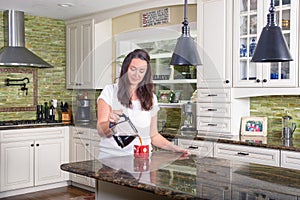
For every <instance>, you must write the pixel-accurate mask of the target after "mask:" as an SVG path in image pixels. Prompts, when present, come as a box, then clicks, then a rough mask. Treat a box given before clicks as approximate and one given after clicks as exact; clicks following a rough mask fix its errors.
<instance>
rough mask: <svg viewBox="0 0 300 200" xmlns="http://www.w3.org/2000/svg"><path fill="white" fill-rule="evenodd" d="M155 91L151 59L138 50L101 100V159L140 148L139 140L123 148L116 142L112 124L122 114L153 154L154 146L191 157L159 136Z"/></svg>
mask: <svg viewBox="0 0 300 200" xmlns="http://www.w3.org/2000/svg"><path fill="white" fill-rule="evenodd" d="M153 88H154V86H153V83H152V72H151V66H150V56H149V55H148V53H147V52H146V51H144V50H142V49H136V50H134V51H133V52H131V53H129V54H128V55H127V56H126V57H125V59H124V62H123V64H122V68H121V73H120V78H119V81H118V83H117V84H112V85H107V86H106V87H105V88H104V89H103V91H102V92H101V95H100V96H99V97H98V106H97V107H98V121H97V129H98V132H99V135H100V136H102V138H101V142H100V153H99V157H100V158H105V157H110V156H125V155H131V154H133V147H134V145H139V144H140V142H139V140H138V138H136V139H135V140H133V141H132V142H131V143H130V144H129V145H128V146H126V147H124V148H121V147H119V146H118V144H117V142H116V141H115V140H114V139H113V137H112V134H113V133H112V131H111V129H110V126H109V124H110V123H111V122H112V123H116V122H118V121H119V119H120V115H121V114H125V115H127V116H129V118H130V120H131V121H132V123H133V124H134V126H135V127H136V128H137V130H138V133H139V136H140V137H141V139H142V142H143V145H149V150H150V152H151V149H152V147H151V144H152V145H154V146H157V147H159V148H162V149H165V150H170V151H174V152H182V153H183V154H184V155H189V154H190V153H189V152H188V150H186V149H183V148H181V147H179V146H177V145H174V144H172V143H171V142H169V141H168V140H167V139H165V138H164V137H163V136H162V135H160V134H159V133H158V130H157V112H158V110H159V107H158V103H157V98H156V96H155V94H154V93H153Z"/></svg>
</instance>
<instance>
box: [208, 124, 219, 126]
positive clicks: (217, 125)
mask: <svg viewBox="0 0 300 200" xmlns="http://www.w3.org/2000/svg"><path fill="white" fill-rule="evenodd" d="M207 126H218V124H207Z"/></svg>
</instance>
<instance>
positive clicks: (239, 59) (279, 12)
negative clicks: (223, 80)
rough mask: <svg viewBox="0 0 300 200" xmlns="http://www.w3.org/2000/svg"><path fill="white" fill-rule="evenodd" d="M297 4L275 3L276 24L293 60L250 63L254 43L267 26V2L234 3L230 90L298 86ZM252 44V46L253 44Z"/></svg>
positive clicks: (246, 1) (268, 3)
mask: <svg viewBox="0 0 300 200" xmlns="http://www.w3.org/2000/svg"><path fill="white" fill-rule="evenodd" d="M298 6H299V1H283V0H279V1H276V2H275V9H276V19H275V20H276V23H277V24H278V25H279V26H280V27H282V33H283V35H284V37H285V39H286V41H287V44H288V46H289V48H290V52H291V54H292V57H293V59H294V61H292V62H282V63H275V62H274V63H253V62H250V61H251V58H252V55H253V52H254V51H253V50H254V49H255V48H252V47H255V44H256V43H257V41H258V39H259V36H260V34H261V31H262V29H263V27H264V26H266V24H267V14H268V13H269V7H270V2H269V1H251V0H244V1H234V24H235V27H234V28H233V30H234V32H233V38H235V40H234V41H233V73H234V74H233V78H234V87H296V86H297V85H298V81H297V78H298V75H297V74H298V69H297V65H298V45H297V44H298V35H299V34H298V21H299V19H298V18H299V17H298V15H299V13H298V12H299V11H298V10H299V9H298ZM253 44H254V45H253Z"/></svg>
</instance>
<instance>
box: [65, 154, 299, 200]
mask: <svg viewBox="0 0 300 200" xmlns="http://www.w3.org/2000/svg"><path fill="white" fill-rule="evenodd" d="M61 169H62V170H64V171H68V172H71V173H75V174H80V175H84V176H87V177H92V178H95V179H96V181H97V184H96V199H98V200H100V199H141V198H142V199H143V200H145V199H259V198H263V199H297V198H298V199H299V198H300V171H298V170H291V169H286V168H280V167H272V166H266V165H259V164H252V163H244V162H243V163H242V162H236V161H231V160H225V159H217V158H211V157H202V158H201V157H196V156H190V157H187V158H183V157H181V155H180V154H177V153H171V152H164V151H163V152H160V151H158V152H154V153H153V154H152V155H151V156H150V158H146V159H145V158H134V157H133V156H123V157H114V158H109V159H102V160H90V161H83V162H75V163H66V164H63V165H61Z"/></svg>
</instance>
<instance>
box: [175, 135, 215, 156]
mask: <svg viewBox="0 0 300 200" xmlns="http://www.w3.org/2000/svg"><path fill="white" fill-rule="evenodd" d="M178 145H179V146H181V147H183V148H185V149H189V151H190V152H191V153H192V154H194V155H198V156H201V157H206V156H207V157H212V156H213V147H214V145H213V142H209V141H195V140H187V139H178Z"/></svg>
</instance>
